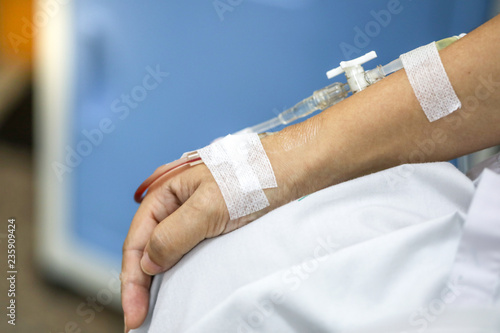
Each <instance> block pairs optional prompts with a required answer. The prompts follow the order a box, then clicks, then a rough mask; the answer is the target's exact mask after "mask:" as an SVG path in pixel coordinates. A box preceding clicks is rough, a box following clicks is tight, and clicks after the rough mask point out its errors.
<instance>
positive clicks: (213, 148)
mask: <svg viewBox="0 0 500 333" xmlns="http://www.w3.org/2000/svg"><path fill="white" fill-rule="evenodd" d="M198 154H199V155H200V157H201V159H202V160H203V163H205V165H206V166H207V167H208V169H209V170H210V172H211V173H212V176H213V177H214V179H215V181H216V182H217V185H218V186H219V189H220V191H221V193H222V196H223V197H224V201H225V202H226V206H227V210H228V211H229V217H230V218H231V220H235V219H237V218H239V217H242V216H245V215H248V214H251V213H254V212H257V211H259V210H261V209H263V208H265V207H267V206H269V201H268V200H267V197H266V195H265V193H264V191H263V189H266V188H273V187H278V185H277V183H276V178H275V176H274V172H273V168H272V166H271V162H269V158H268V157H267V155H266V152H265V151H264V147H262V143H261V142H260V138H259V136H258V135H257V134H256V133H250V134H241V135H228V136H226V137H225V138H223V139H222V140H219V141H217V142H214V143H212V144H211V145H208V146H206V147H204V148H202V149H199V150H198Z"/></svg>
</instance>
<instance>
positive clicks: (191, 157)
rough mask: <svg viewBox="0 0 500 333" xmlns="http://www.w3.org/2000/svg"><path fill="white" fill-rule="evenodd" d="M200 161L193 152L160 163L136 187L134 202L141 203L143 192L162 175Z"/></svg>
mask: <svg viewBox="0 0 500 333" xmlns="http://www.w3.org/2000/svg"><path fill="white" fill-rule="evenodd" d="M200 163H202V161H201V158H200V157H199V156H198V155H197V153H195V152H193V153H188V154H184V155H182V157H181V158H180V159H178V160H177V161H173V162H170V163H168V164H164V165H162V166H161V167H159V168H158V169H156V171H155V172H153V174H152V175H151V176H149V177H148V178H147V179H146V180H145V181H144V182H142V184H141V185H140V186H139V187H138V188H137V190H136V191H135V194H134V200H135V202H137V203H141V202H142V200H143V199H144V196H145V195H144V192H146V190H147V189H148V188H149V187H151V185H153V183H155V182H156V181H157V180H159V179H160V178H162V177H163V176H166V175H167V174H169V173H171V172H173V171H175V170H178V169H181V168H183V167H185V166H194V165H197V164H200Z"/></svg>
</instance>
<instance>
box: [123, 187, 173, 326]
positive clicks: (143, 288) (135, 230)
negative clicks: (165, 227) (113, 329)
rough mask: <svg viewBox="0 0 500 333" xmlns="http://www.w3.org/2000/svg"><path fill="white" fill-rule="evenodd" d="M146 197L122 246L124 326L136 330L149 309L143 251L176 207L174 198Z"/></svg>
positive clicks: (148, 280) (148, 282) (147, 279)
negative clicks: (155, 230)
mask: <svg viewBox="0 0 500 333" xmlns="http://www.w3.org/2000/svg"><path fill="white" fill-rule="evenodd" d="M162 201H163V202H161V201H160V200H159V199H158V196H157V195H148V196H147V197H146V198H145V199H144V202H143V204H142V205H141V206H140V207H139V209H138V211H137V213H136V215H135V216H134V219H133V220H132V224H131V226H130V230H129V233H128V235H127V238H126V240H125V243H124V245H123V259H122V274H121V282H122V285H121V288H122V306H123V312H124V314H125V325H126V327H128V328H137V327H139V326H140V325H141V324H142V322H143V321H144V319H145V318H146V315H147V311H148V305H149V287H150V284H151V277H150V276H148V275H147V274H145V273H144V272H143V271H142V269H141V266H140V261H141V258H142V256H143V253H144V248H145V247H146V244H147V243H148V241H149V238H150V237H151V234H152V233H153V230H154V228H155V227H156V226H157V225H158V222H159V221H161V220H162V219H163V218H165V217H166V216H167V215H168V214H169V213H170V212H171V211H173V210H175V209H176V208H177V207H178V205H177V201H176V199H175V198H173V196H170V197H169V196H166V197H164V198H162Z"/></svg>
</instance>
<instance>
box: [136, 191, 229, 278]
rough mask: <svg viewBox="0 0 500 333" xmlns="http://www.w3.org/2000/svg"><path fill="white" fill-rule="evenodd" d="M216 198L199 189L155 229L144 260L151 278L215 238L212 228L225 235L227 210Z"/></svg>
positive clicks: (143, 265)
mask: <svg viewBox="0 0 500 333" xmlns="http://www.w3.org/2000/svg"><path fill="white" fill-rule="evenodd" d="M213 197H214V196H213V193H210V191H207V190H206V189H205V190H204V189H203V188H202V189H198V190H197V191H196V192H195V193H194V194H193V195H192V196H191V197H190V198H189V199H188V200H187V201H186V202H185V203H184V204H183V205H182V206H181V207H180V208H179V209H177V210H176V211H175V212H173V213H172V214H171V215H170V216H168V217H167V218H166V219H165V220H163V221H162V222H161V223H160V224H159V225H158V226H157V227H156V228H155V230H154V231H153V233H152V235H151V238H150V240H149V243H148V244H147V246H146V250H145V252H144V256H143V258H142V260H141V266H142V269H143V271H144V272H146V273H147V274H150V275H154V274H158V273H160V272H163V271H165V270H167V269H169V268H170V267H172V266H173V265H174V264H175V263H177V262H178V261H179V260H180V259H181V258H182V256H184V254H186V253H187V252H189V251H190V250H191V249H192V248H194V247H195V246H196V245H197V244H198V243H200V242H201V241H202V240H204V239H205V238H207V236H208V235H210V236H212V233H213V232H212V230H213V229H216V230H217V231H216V232H215V233H216V234H220V233H222V231H223V229H224V226H225V219H226V216H225V214H224V209H225V207H224V206H222V207H221V205H220V204H216V202H217V201H215V200H213ZM214 201H215V202H214ZM222 203H223V202H222Z"/></svg>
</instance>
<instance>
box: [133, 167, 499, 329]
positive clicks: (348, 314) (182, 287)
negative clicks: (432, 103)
mask: <svg viewBox="0 0 500 333" xmlns="http://www.w3.org/2000/svg"><path fill="white" fill-rule="evenodd" d="M474 191H475V188H474V185H473V183H472V181H470V180H469V179H468V178H467V177H465V176H464V175H463V174H462V173H460V172H459V171H458V170H456V169H455V167H453V166H452V165H451V164H449V163H426V164H415V165H402V166H399V167H396V168H392V169H389V170H385V171H382V172H378V173H375V174H371V175H368V176H365V177H361V178H358V179H355V180H352V181H348V182H345V183H342V184H339V185H336V186H332V187H330V188H327V189H324V190H322V191H319V192H316V193H314V194H311V195H309V196H307V197H305V198H303V199H301V200H297V201H294V202H292V203H290V204H288V205H286V206H283V207H281V208H279V209H276V210H275V211H273V212H271V213H269V214H267V215H265V216H264V217H262V218H260V219H258V220H256V221H254V222H252V223H251V224H249V225H247V226H245V227H243V228H241V229H239V230H236V231H234V232H232V233H230V234H227V235H224V236H221V237H218V238H215V239H211V240H206V241H204V242H203V243H201V244H200V245H199V246H197V247H196V248H195V249H193V250H192V251H191V252H190V253H189V254H187V255H186V256H185V257H184V258H183V259H182V260H181V261H180V262H179V263H178V264H177V265H176V266H175V267H174V268H172V269H171V270H169V271H168V272H166V273H165V274H161V275H159V276H157V277H156V278H155V280H154V282H153V286H152V298H151V305H150V313H149V315H148V319H147V320H146V322H145V324H144V325H143V326H142V327H141V328H140V329H138V330H134V331H133V332H135V333H143V332H150V333H157V332H190V333H194V332H352V331H355V330H360V331H363V330H364V329H366V328H367V327H376V326H377V325H380V324H381V323H384V322H387V321H388V320H389V321H390V320H392V319H394V320H396V321H397V320H399V321H400V322H401V321H402V322H403V323H404V324H403V329H404V331H406V332H419V331H422V330H425V329H429V327H431V328H432V327H433V325H434V327H437V326H436V325H438V324H437V323H439V320H445V319H444V318H446V315H445V314H447V313H450V311H451V309H453V302H454V300H455V299H456V297H459V294H460V292H459V285H456V284H453V283H451V284H450V281H448V276H449V273H450V270H451V266H452V264H453V260H454V258H455V253H456V250H457V247H458V243H459V240H460V236H461V231H462V226H463V223H464V218H465V216H466V213H467V210H468V207H469V204H470V202H471V199H472V197H473V195H474ZM457 288H458V289H457ZM454 296H455V298H454ZM497 303H498V302H497ZM443 305H444V306H443ZM439 306H441V307H439ZM426 309H427V310H426ZM448 310H450V311H448ZM422 311H431V312H430V315H425V313H424V312H422ZM495 311H496V310H495ZM495 311H494V313H497V312H495ZM428 313H429V312H428ZM482 313H483V314H484V312H482ZM434 317H435V318H434ZM497 317H499V318H500V316H497ZM402 318H403V319H402ZM431 318H433V319H431ZM492 325H493V326H494V325H496V324H492Z"/></svg>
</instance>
